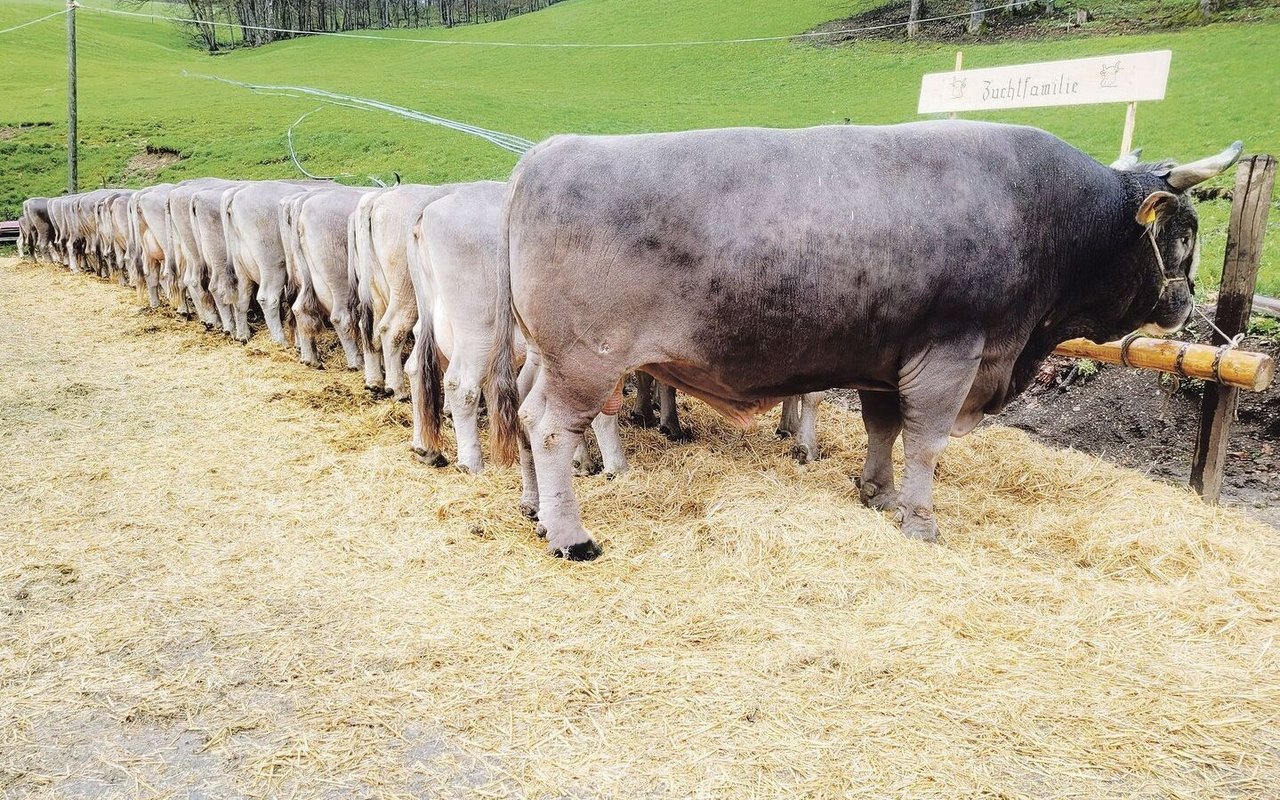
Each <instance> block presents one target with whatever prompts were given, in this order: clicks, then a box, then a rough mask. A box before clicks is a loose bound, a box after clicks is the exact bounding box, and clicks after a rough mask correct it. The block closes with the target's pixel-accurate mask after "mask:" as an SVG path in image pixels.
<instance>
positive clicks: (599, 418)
mask: <svg viewBox="0 0 1280 800" xmlns="http://www.w3.org/2000/svg"><path fill="white" fill-rule="evenodd" d="M436 195H437V199H435V200H433V201H431V202H430V203H428V204H427V205H426V206H425V207H424V208H423V209H422V210H421V212H420V214H419V218H418V220H417V221H416V222H415V223H414V224H413V225H412V234H411V238H410V241H409V243H408V252H407V257H408V270H409V275H410V278H411V281H412V291H413V292H414V298H415V300H416V317H417V320H416V324H415V325H414V328H413V333H414V345H413V350H412V352H411V353H410V355H409V360H408V362H407V364H406V372H407V373H408V376H409V385H410V388H411V395H412V401H413V422H414V426H413V449H414V452H415V453H416V454H417V455H418V457H419V458H420V459H422V460H424V461H426V462H427V463H431V464H434V465H436V466H443V465H444V464H445V463H447V462H446V460H445V459H444V457H443V456H442V455H441V454H440V451H439V450H440V420H441V412H442V410H443V408H444V406H445V405H446V404H447V405H448V408H449V412H450V414H451V415H452V416H453V431H454V435H455V437H456V439H457V445H458V466H459V467H461V468H462V469H464V470H466V471H468V472H471V473H478V472H480V471H481V469H483V466H484V462H483V459H482V456H481V453H480V436H479V432H478V422H479V416H480V399H481V395H482V394H483V393H484V391H485V388H486V386H485V380H484V376H485V367H486V364H487V362H488V357H489V351H490V349H491V347H492V344H493V336H494V328H495V326H496V324H497V322H498V314H497V303H496V300H497V297H498V296H499V293H500V291H501V290H500V287H499V284H498V281H499V274H500V271H501V267H502V264H503V261H504V259H503V252H504V240H503V220H504V217H503V214H502V209H503V200H504V198H505V196H506V184H504V183H498V182H494V181H481V182H477V183H470V184H460V185H455V186H448V187H439V188H438V191H437V192H436ZM419 196H423V195H422V194H420V195H419ZM510 346H511V347H512V348H513V350H514V352H515V354H516V355H515V360H516V361H521V360H523V353H524V339H523V337H521V336H520V335H519V334H518V333H516V334H515V337H514V339H513V341H512V342H511V345H510ZM591 427H592V429H593V431H594V433H595V435H596V442H597V444H598V445H599V447H600V454H601V458H602V460H603V462H604V463H603V469H604V471H605V473H606V474H609V475H617V474H620V473H622V472H624V471H626V469H627V459H626V455H625V454H624V452H623V449H622V440H621V437H620V436H619V432H618V418H617V415H616V414H612V415H606V414H598V415H596V418H595V419H594V420H592V423H591ZM576 449H577V452H576V455H575V459H576V461H577V463H578V466H579V474H585V473H589V472H590V471H591V470H592V465H591V464H590V455H589V453H588V451H587V449H586V447H585V444H583V443H580V444H579V445H578V446H577V448H576ZM522 467H524V468H525V469H526V470H532V467H533V465H532V463H530V462H528V461H527V460H526V461H525V462H524V463H523V464H522ZM530 502H531V503H536V497H534V498H532V499H531V500H530ZM531 508H536V506H531Z"/></svg>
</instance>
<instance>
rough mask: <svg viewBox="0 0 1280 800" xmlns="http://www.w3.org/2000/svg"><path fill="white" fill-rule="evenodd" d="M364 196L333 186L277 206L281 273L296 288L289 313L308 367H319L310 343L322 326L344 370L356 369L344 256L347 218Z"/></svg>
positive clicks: (301, 194) (349, 231)
mask: <svg viewBox="0 0 1280 800" xmlns="http://www.w3.org/2000/svg"><path fill="white" fill-rule="evenodd" d="M368 191H369V190H367V189H356V188H352V187H347V186H337V187H332V188H326V189H312V190H309V191H303V192H299V193H298V194H294V195H288V196H286V197H284V198H282V199H281V201H280V208H281V214H280V225H281V228H280V231H281V238H282V239H283V240H284V245H285V257H286V268H287V270H288V273H289V277H290V280H291V283H292V286H293V287H295V288H296V299H295V300H294V301H293V306H292V308H293V316H294V319H295V320H296V321H297V338H298V348H299V350H300V354H301V358H302V362H303V363H304V364H307V365H308V366H312V367H320V366H321V363H320V357H319V355H318V353H317V352H316V348H315V339H316V336H317V334H319V332H320V329H321V327H322V326H323V324H324V323H325V322H326V321H328V322H329V323H330V324H331V325H332V326H333V329H334V331H335V332H337V334H338V341H339V342H340V343H341V344H342V350H343V353H344V354H345V355H346V359H347V368H348V369H359V368H360V366H361V358H360V347H359V344H358V340H357V336H356V326H355V323H356V320H355V318H354V316H353V315H352V313H351V305H350V292H351V286H350V283H349V280H348V266H349V265H348V263H347V254H348V249H349V247H350V240H351V238H352V237H353V236H354V231H353V226H352V224H351V220H352V215H353V214H354V212H355V210H356V205H357V204H358V203H359V202H360V198H361V197H363V196H364V195H365V194H366V193H367V192H368Z"/></svg>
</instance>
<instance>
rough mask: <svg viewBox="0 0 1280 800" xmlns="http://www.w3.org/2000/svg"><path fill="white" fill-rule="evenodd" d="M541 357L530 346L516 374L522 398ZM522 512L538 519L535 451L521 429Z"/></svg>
mask: <svg viewBox="0 0 1280 800" xmlns="http://www.w3.org/2000/svg"><path fill="white" fill-rule="evenodd" d="M540 364H541V359H540V358H539V356H538V351H536V350H534V349H533V348H529V351H528V356H527V357H526V359H525V362H524V366H523V367H521V368H520V374H519V375H518V376H516V389H517V391H519V393H520V399H521V400H524V399H525V398H526V397H528V396H529V392H530V390H532V388H533V383H534V380H535V379H536V378H537V377H538V370H539V369H540ZM519 440H520V441H519V447H520V451H519V452H520V513H522V514H524V515H525V516H526V517H528V518H529V519H532V520H537V519H538V473H537V471H536V470H534V468H533V453H532V452H531V451H530V450H529V440H528V438H527V437H526V436H525V431H523V430H521V431H520V436H519Z"/></svg>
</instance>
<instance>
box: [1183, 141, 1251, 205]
mask: <svg viewBox="0 0 1280 800" xmlns="http://www.w3.org/2000/svg"><path fill="white" fill-rule="evenodd" d="M1242 150H1244V142H1241V141H1239V140H1237V141H1236V142H1235V143H1234V144H1232V145H1231V146H1230V147H1228V148H1227V149H1226V150H1223V151H1222V152H1221V153H1218V154H1217V155H1216V156H1209V157H1208V158H1202V159H1200V160H1199V161H1192V162H1191V163H1190V164H1183V165H1182V166H1180V167H1174V168H1173V169H1171V170H1169V175H1168V177H1166V178H1165V180H1166V181H1168V182H1169V185H1170V186H1172V187H1173V188H1174V189H1176V190H1178V191H1179V192H1182V191H1186V190H1187V189H1190V188H1191V187H1192V186H1195V185H1196V184H1197V183H1202V182H1204V181H1207V180H1209V179H1210V178H1212V177H1213V176H1214V175H1218V174H1220V173H1222V172H1223V171H1225V170H1226V169H1228V168H1229V167H1230V166H1231V165H1232V164H1234V163H1236V160H1237V159H1238V158H1240V152H1241V151H1242Z"/></svg>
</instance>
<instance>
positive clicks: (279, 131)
mask: <svg viewBox="0 0 1280 800" xmlns="http://www.w3.org/2000/svg"><path fill="white" fill-rule="evenodd" d="M106 1H107V0H94V2H97V3H105V2H106ZM1179 2H1186V0H1179ZM876 4H877V0H852V2H835V1H834V0H789V1H788V2H786V3H779V2H775V0H703V2H692V0H649V1H648V2H644V3H640V2H635V1H634V0H569V1H568V2H564V3H561V4H558V5H556V6H553V7H551V8H549V9H547V10H545V11H541V12H538V13H535V14H530V15H526V16H522V17H516V18H513V19H511V20H508V21H506V22H502V23H493V24H489V25H485V26H476V27H469V28H465V29H454V30H452V31H444V30H441V29H435V28H433V29H429V30H427V31H415V32H409V31H399V32H389V33H386V34H385V35H388V36H393V37H400V38H407V37H427V38H450V39H457V40H468V41H506V42H594V43H609V42H637V41H640V42H643V41H672V40H690V39H706V38H711V39H723V38H732V37H746V36H761V35H790V34H794V33H799V32H801V31H804V30H806V29H808V28H811V27H813V26H814V25H817V24H819V23H821V22H823V21H826V20H829V19H834V18H837V17H840V16H846V15H849V14H852V13H856V12H857V11H859V10H860V9H862V8H869V7H871V6H874V5H876ZM60 7H61V4H60V3H57V2H55V1H54V0H6V1H5V2H4V4H3V5H0V28H4V27H8V26H9V25H13V24H17V23H19V22H23V21H26V20H28V19H32V18H35V17H37V16H39V15H41V14H44V13H49V12H51V11H54V10H57V9H58V8H60ZM148 8H154V9H156V13H165V14H172V13H175V9H176V8H177V7H176V6H170V5H154V6H148ZM78 21H79V26H78V28H79V43H80V47H79V63H80V69H79V75H80V133H81V142H82V144H81V158H82V161H81V168H80V175H81V183H82V186H92V185H97V184H100V183H101V182H102V181H107V182H111V183H123V184H126V185H133V184H140V183H147V182H154V181H156V180H178V179H183V178H188V177H193V176H197V175H206V174H219V175H226V176H232V177H243V178H267V177H281V176H293V175H297V172H296V170H295V169H294V167H293V165H292V164H291V163H290V162H289V159H288V152H287V149H286V145H285V131H286V129H287V128H288V127H289V126H290V125H291V124H292V123H293V122H294V121H295V120H296V119H297V118H298V117H299V116H300V115H301V114H303V113H305V112H307V111H310V110H312V109H315V108H317V107H319V106H320V103H319V102H318V101H316V100H314V99H308V98H297V97H286V96H271V95H264V94H255V93H251V92H248V91H246V90H244V89H240V88H237V87H233V86H230V85H226V84H221V83H217V82H213V81H208V80H202V79H200V78H197V77H192V76H190V75H184V71H185V72H187V73H191V74H205V75H217V76H222V77H227V78H232V79H236V80H242V81H251V82H257V83H276V84H294V85H303V86H312V87H317V88H323V89H328V90H333V91H338V92H343V93H347V94H354V95H361V96H365V97H372V98H376V99H379V100H386V101H388V102H394V103H397V104H400V105H404V106H408V107H411V108H414V109H417V110H420V111H425V112H429V113H433V114H439V115H441V116H445V117H450V118H453V119H458V120H462V121H465V122H469V123H473V124H476V125H481V126H484V127H488V128H493V129H497V130H502V131H507V132H510V133H515V134H518V135H521V136H524V137H526V138H528V139H534V140H536V139H540V138H543V137H545V136H548V135H550V134H553V133H558V132H569V131H572V132H585V133H622V132H637V131H662V130H677V129H684V128H699V127H716V126H725V125H769V126H804V125H817V124H824V123H833V122H842V121H844V120H845V119H848V120H851V121H853V122H858V123H888V122H899V121H905V120H911V119H915V118H917V115H916V114H915V107H916V94H917V91H918V87H919V81H920V75H921V74H922V73H924V72H930V71H939V70H944V69H949V68H950V67H951V65H952V62H953V59H954V52H955V48H954V46H950V45H943V44H937V43H920V44H917V43H907V42H869V43H860V44H856V45H853V46H850V47H841V48H820V47H814V46H811V45H808V44H802V43H794V42H790V41H782V42H770V43H758V44H736V45H716V46H704V47H671V48H649V49H526V48H506V47H487V46H486V47H480V46H468V45H433V44H421V43H411V42H390V41H358V40H351V39H335V38H306V39H300V40H295V41H291V42H283V43H279V44H275V45H271V46H268V47H265V48H261V49H258V50H245V51H236V52H232V53H230V54H226V55H219V56H209V55H205V54H203V53H201V52H199V51H196V50H194V49H191V48H189V47H188V46H187V45H186V43H185V40H184V38H183V35H182V34H181V33H180V32H179V31H178V30H177V29H176V28H175V27H174V26H173V25H172V24H170V23H168V22H161V21H148V20H141V19H133V18H124V17H117V16H107V15H104V14H100V13H93V12H91V11H88V10H84V11H81V12H80V14H79V18H78ZM64 24H65V23H64V22H63V19H62V18H55V19H53V20H50V21H48V22H44V23H41V24H39V25H35V26H31V27H29V28H24V29H23V30H20V31H17V32H14V33H9V34H3V35H0V71H2V74H4V75H6V76H7V79H6V82H5V85H4V87H3V99H0V167H3V173H2V174H3V180H0V216H3V217H12V216H14V215H15V213H16V210H17V206H18V204H19V203H20V201H21V199H22V198H23V197H25V196H28V195H32V194H42V195H47V194H56V193H58V192H59V191H60V190H61V189H62V187H63V186H64V185H65V150H64V142H65V135H66V128H65V102H66V93H65V47H66V44H65V37H64ZM1277 41H1280V22H1264V23H1253V24H1237V23H1224V24H1213V25H1207V26H1202V27H1196V28H1189V29H1183V30H1180V31H1175V32H1165V33H1157V34H1150V35H1141V36H1114V37H1095V38H1078V39H1057V40H1048V41H1037V42H1014V43H1000V44H994V45H983V46H971V47H970V46H967V47H966V48H965V65H966V66H969V67H981V66H990V65H996V64H1007V63H1017V62H1023V61H1039V60H1049V59H1056V58H1071V57H1081V56H1087V55H1095V54H1106V53H1113V52H1125V51H1131V50H1146V49H1157V48H1170V49H1172V50H1173V51H1174V59H1173V68H1172V74H1171V77H1170V82H1169V92H1168V96H1167V98H1166V99H1165V100H1164V101H1162V102H1159V103H1148V104H1145V105H1142V106H1140V107H1139V112H1138V128H1137V137H1136V141H1137V144H1139V145H1141V146H1143V147H1145V148H1146V155H1147V156H1149V157H1157V158H1163V157H1172V158H1176V159H1180V160H1186V159H1191V158H1197V157H1200V156H1202V155H1206V154H1208V153H1210V152H1217V151H1218V150H1220V149H1222V148H1223V147H1224V146H1226V145H1227V144H1229V143H1230V142H1231V141H1232V140H1234V139H1237V138H1239V139H1243V140H1244V141H1245V144H1246V148H1247V151H1249V152H1271V153H1277V152H1280V113H1278V112H1280V47H1278V46H1277V45H1276V42H1277ZM987 116H988V117H989V118H997V117H991V116H990V115H987ZM1123 117H1124V109H1123V108H1122V107H1120V106H1083V107H1072V108H1059V109H1036V110H1029V111H1020V112H1004V113H1002V114H1000V115H999V116H998V119H1000V120H1002V121H1008V122H1020V123H1028V124H1034V125H1037V126H1039V127H1042V128H1045V129H1047V130H1050V131H1052V132H1054V133H1056V134H1058V135H1059V136H1062V137H1063V138H1064V139H1066V140H1067V141H1069V142H1072V143H1073V144H1075V145H1077V146H1079V147H1080V148H1082V149H1084V150H1085V151H1087V152H1089V153H1091V154H1093V155H1095V156H1096V157H1098V158H1100V159H1102V160H1104V161H1109V160H1111V159H1112V158H1114V157H1115V155H1116V151H1117V149H1118V146H1119V138H1120V128H1121V123H1122V121H1123ZM24 123H52V124H51V125H48V126H45V127H22V128H19V127H17V126H19V125H22V124H24ZM295 141H296V146H297V149H298V151H299V153H300V154H301V155H302V156H303V157H304V159H305V161H304V163H305V164H306V166H307V168H308V169H310V170H311V171H312V172H316V173H320V174H326V175H335V174H343V175H349V176H350V177H348V178H344V180H346V181H347V182H351V183H368V182H369V181H368V177H367V176H369V175H378V176H381V177H383V178H387V179H390V177H391V173H392V172H393V171H398V172H400V173H401V174H402V175H403V177H404V179H405V180H407V181H423V182H432V181H448V180H469V179H481V178H502V177H504V176H505V175H506V174H507V173H508V171H509V170H510V168H511V166H512V165H513V164H514V162H515V156H513V155H512V154H510V153H507V152H505V151H503V150H499V149H497V148H495V147H494V146H492V145H490V144H488V143H486V142H484V141H482V140H479V139H476V138H472V137H469V136H465V135H463V134H459V133H455V132H452V131H449V130H446V129H442V128H438V127H434V126H429V125H424V124H421V123H416V122H409V121H406V120H402V119H399V118H396V117H393V116H390V115H386V114H381V113H376V112H369V111H359V110H354V109H347V108H338V107H326V108H325V109H324V110H323V111H320V112H319V113H317V114H314V115H313V116H311V117H309V118H308V119H307V120H306V121H304V122H303V123H302V124H301V125H300V126H299V127H298V129H297V130H296V131H295ZM147 145H151V146H153V147H167V148H172V149H174V150H176V151H178V152H179V153H181V154H182V156H183V159H182V160H181V161H179V162H178V163H176V164H174V165H172V166H169V167H167V168H165V169H163V170H162V171H161V172H160V173H159V174H158V175H153V174H148V173H137V172H132V173H131V172H129V171H128V165H129V163H130V159H131V158H133V157H134V156H136V155H138V154H139V152H141V151H143V150H144V148H145V147H146V146H147ZM1225 180H1226V179H1219V181H1220V182H1223V181H1225ZM1228 208H1229V204H1227V203H1226V202H1222V201H1217V202H1210V203H1203V204H1201V217H1202V220H1203V227H1204V229H1205V232H1206V233H1205V252H1204V264H1203V271H1204V273H1205V274H1206V276H1207V280H1206V281H1205V283H1209V284H1211V283H1213V282H1215V281H1216V273H1217V272H1218V271H1219V270H1220V268H1221V261H1222V248H1223V243H1224V241H1225V227H1226V219H1227V212H1228ZM1046 213H1052V212H1051V210H1046ZM1271 229H1272V233H1271V235H1270V242H1269V244H1268V247H1267V249H1266V256H1265V263H1264V275H1263V279H1262V289H1263V290H1264V291H1267V292H1270V293H1273V294H1275V293H1280V213H1275V214H1273V215H1272V221H1271Z"/></svg>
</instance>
